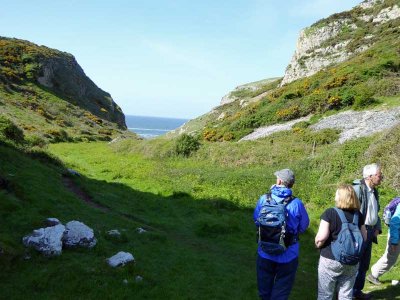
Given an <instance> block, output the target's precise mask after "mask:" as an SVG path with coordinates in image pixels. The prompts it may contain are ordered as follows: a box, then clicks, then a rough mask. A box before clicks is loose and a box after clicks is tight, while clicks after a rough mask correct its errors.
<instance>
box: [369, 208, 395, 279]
mask: <svg viewBox="0 0 400 300" xmlns="http://www.w3.org/2000/svg"><path fill="white" fill-rule="evenodd" d="M399 236H400V204H398V205H397V208H396V211H395V212H394V214H393V216H392V218H391V219H390V224H389V235H388V243H387V246H386V251H385V253H384V254H383V256H382V257H381V258H380V259H379V260H378V261H377V262H376V263H375V264H374V265H373V266H372V268H371V274H370V275H368V276H367V280H368V281H369V282H371V283H373V284H375V285H380V284H381V282H380V281H379V279H378V278H379V276H381V275H383V274H385V273H386V272H387V271H389V270H390V268H391V267H393V266H394V265H395V263H396V261H397V259H398V257H399V253H400V247H399Z"/></svg>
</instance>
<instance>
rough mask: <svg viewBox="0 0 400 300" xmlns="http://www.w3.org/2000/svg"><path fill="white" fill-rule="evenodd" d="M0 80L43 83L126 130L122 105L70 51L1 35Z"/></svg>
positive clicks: (4, 81)
mask: <svg viewBox="0 0 400 300" xmlns="http://www.w3.org/2000/svg"><path fill="white" fill-rule="evenodd" d="M0 81H1V82H2V83H3V84H6V85H7V84H8V85H9V86H11V87H12V86H13V85H14V86H15V85H21V84H26V83H27V82H31V83H33V84H37V85H40V86H42V87H44V88H45V89H47V90H48V91H50V92H52V93H54V94H56V95H57V96H59V97H60V98H62V99H63V100H66V101H68V102H69V103H71V104H73V105H76V106H79V107H81V108H83V109H85V110H87V111H89V112H90V113H91V114H93V115H94V116H97V117H99V118H101V119H103V120H107V121H110V122H113V123H116V124H118V126H119V128H121V129H126V124H125V116H124V114H123V113H122V110H121V108H120V107H119V106H118V105H117V104H116V103H115V102H114V101H113V99H112V97H111V96H110V94H109V93H107V92H105V91H103V90H101V89H100V88H99V87H97V86H96V84H95V83H94V82H93V81H92V80H91V79H90V78H89V77H87V76H86V75H85V73H84V71H83V70H82V68H81V67H80V66H79V64H78V62H77V61H76V59H75V57H74V56H72V55H71V54H68V53H65V52H61V51H58V50H55V49H50V48H47V47H45V46H38V45H36V44H33V43H30V42H28V41H23V40H18V39H10V38H3V37H0Z"/></svg>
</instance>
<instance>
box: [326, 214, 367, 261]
mask: <svg viewBox="0 0 400 300" xmlns="http://www.w3.org/2000/svg"><path fill="white" fill-rule="evenodd" d="M343 212H344V216H345V217H346V219H347V221H349V222H353V218H354V213H355V211H354V210H343ZM321 220H324V221H326V222H328V223H329V232H330V234H329V237H328V239H327V240H326V241H325V243H324V245H323V246H322V248H321V256H323V257H325V258H329V259H333V260H334V259H335V257H334V256H333V254H332V250H331V243H332V241H336V240H337V237H338V235H339V232H340V229H342V221H340V217H339V215H338V213H337V212H336V210H335V209H334V208H333V207H331V208H328V209H327V210H326V211H325V212H324V213H323V214H322V216H321ZM364 221H365V219H364V216H363V215H362V214H361V213H360V212H358V227H359V228H361V226H362V225H364Z"/></svg>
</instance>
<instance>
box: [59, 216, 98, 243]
mask: <svg viewBox="0 0 400 300" xmlns="http://www.w3.org/2000/svg"><path fill="white" fill-rule="evenodd" d="M62 240H63V244H64V245H65V246H66V247H77V246H79V247H86V248H92V247H94V246H95V245H96V243H97V240H96V238H95V237H94V233H93V229H91V228H89V227H88V226H86V225H85V224H83V223H82V222H78V221H71V222H68V223H67V224H66V225H65V233H64V236H63V239H62Z"/></svg>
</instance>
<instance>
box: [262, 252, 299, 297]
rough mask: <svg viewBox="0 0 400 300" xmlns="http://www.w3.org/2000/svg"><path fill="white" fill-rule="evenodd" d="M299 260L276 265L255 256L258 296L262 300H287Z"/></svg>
mask: <svg viewBox="0 0 400 300" xmlns="http://www.w3.org/2000/svg"><path fill="white" fill-rule="evenodd" d="M298 264H299V259H298V258H297V257H296V258H295V259H293V260H292V261H290V262H288V263H277V262H274V261H272V260H269V259H265V258H262V257H261V256H260V255H258V256H257V284H258V294H259V296H260V298H261V299H262V300H269V299H273V300H286V299H288V298H289V294H290V291H291V290H292V287H293V283H294V279H295V277H296V271H297V266H298Z"/></svg>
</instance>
